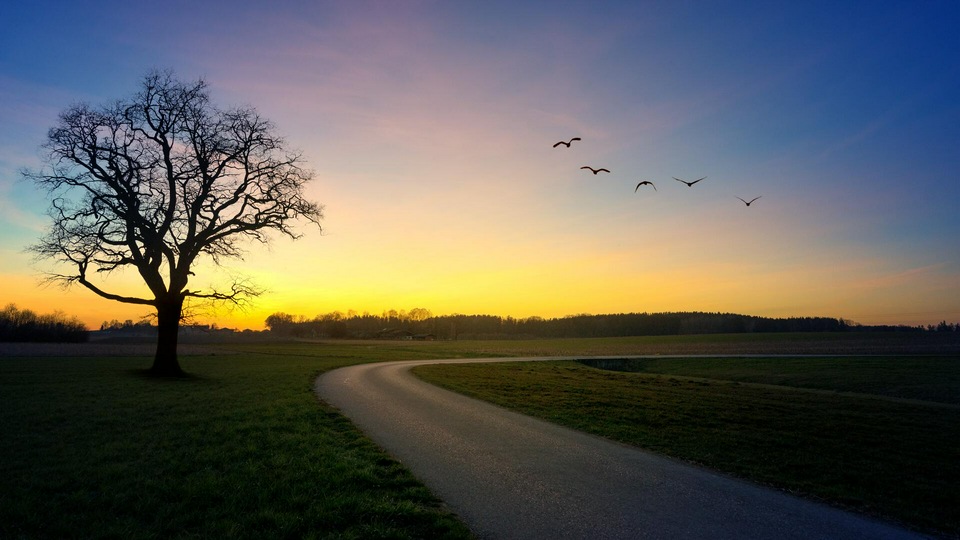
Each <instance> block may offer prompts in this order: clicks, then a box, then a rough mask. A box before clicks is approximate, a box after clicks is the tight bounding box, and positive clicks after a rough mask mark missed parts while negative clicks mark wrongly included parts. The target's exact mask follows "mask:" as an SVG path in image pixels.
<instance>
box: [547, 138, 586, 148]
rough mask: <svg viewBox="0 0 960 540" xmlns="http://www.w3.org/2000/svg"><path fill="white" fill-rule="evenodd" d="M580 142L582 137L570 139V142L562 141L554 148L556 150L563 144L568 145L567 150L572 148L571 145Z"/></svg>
mask: <svg viewBox="0 0 960 540" xmlns="http://www.w3.org/2000/svg"><path fill="white" fill-rule="evenodd" d="M579 140H580V137H574V138H572V139H570V140H569V141H560V142H558V143H557V144H555V145H553V147H554V148H556V147H558V146H560V145H561V144H565V145H567V148H570V143H572V142H573V141H579Z"/></svg>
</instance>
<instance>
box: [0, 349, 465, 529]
mask: <svg viewBox="0 0 960 540" xmlns="http://www.w3.org/2000/svg"><path fill="white" fill-rule="evenodd" d="M370 352H371V351H370V350H369V349H367V348H366V347H357V346H328V345H309V346H295V345H294V346H290V345H288V346H281V347H278V346H260V347H246V348H245V349H244V350H242V351H237V352H236V353H234V354H222V355H217V356H209V357H190V358H185V359H184V362H183V363H184V366H185V367H186V368H187V369H188V370H189V371H190V372H191V373H192V374H193V375H194V377H193V378H192V379H190V380H176V381H165V380H155V379H147V378H144V377H142V376H139V375H137V374H136V371H135V370H137V369H140V368H143V367H145V365H147V363H148V361H146V360H145V359H143V358H0V396H2V403H3V407H2V408H0V433H2V434H3V435H2V443H0V538H469V537H470V533H469V531H468V530H467V529H466V528H465V527H464V526H463V525H462V524H461V523H460V522H459V521H458V520H457V519H456V518H455V517H454V516H452V515H450V514H449V513H447V512H446V511H445V510H444V509H443V508H442V506H441V505H440V503H439V502H438V501H437V500H436V499H435V498H434V497H433V496H432V495H431V494H430V493H429V492H428V490H426V488H424V487H423V486H422V485H421V484H419V483H418V482H417V481H416V480H415V479H414V478H413V477H412V476H411V475H410V474H409V472H407V471H406V470H405V469H404V468H403V467H402V466H401V465H400V464H398V463H397V462H395V461H394V460H392V459H391V458H389V457H388V456H387V455H385V454H384V453H382V452H381V451H380V450H379V449H378V448H377V447H376V446H375V445H373V444H372V443H371V442H370V441H369V440H367V439H366V438H364V437H363V436H362V435H361V434H360V433H359V432H358V431H357V430H356V429H355V428H353V426H352V425H351V424H350V423H349V422H348V421H347V420H345V419H344V418H343V417H342V416H340V415H339V414H337V413H336V412H335V411H334V410H332V409H330V408H328V407H325V406H323V405H322V404H320V403H319V402H318V400H317V399H316V398H315V396H314V394H313V392H312V383H313V380H314V378H315V376H316V375H317V374H319V373H320V372H322V371H325V370H328V369H332V368H334V367H337V366H340V365H344V364H349V363H356V362H360V361H369V360H371V359H401V358H416V357H423V356H430V353H429V352H417V351H416V350H411V349H405V350H390V349H383V350H378V351H377V352H376V354H375V355H371V354H370Z"/></svg>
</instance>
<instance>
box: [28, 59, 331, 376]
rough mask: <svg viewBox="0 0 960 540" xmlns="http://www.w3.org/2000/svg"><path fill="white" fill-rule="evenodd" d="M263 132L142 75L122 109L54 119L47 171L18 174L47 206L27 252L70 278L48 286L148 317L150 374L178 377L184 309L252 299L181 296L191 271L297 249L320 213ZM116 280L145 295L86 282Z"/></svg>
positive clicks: (235, 294)
mask: <svg viewBox="0 0 960 540" xmlns="http://www.w3.org/2000/svg"><path fill="white" fill-rule="evenodd" d="M274 131H275V129H274V126H273V125H272V124H271V123H270V122H269V121H267V120H265V119H263V118H261V117H260V116H259V115H258V114H257V112H256V110H254V109H251V108H232V109H225V110H222V109H219V108H217V107H215V106H214V105H213V104H212V103H211V102H210V98H209V95H208V92H207V85H206V84H205V83H204V81H203V80H198V81H196V82H190V83H185V82H182V81H180V80H177V79H176V78H174V76H173V74H172V73H171V72H169V71H166V72H152V73H150V74H149V75H147V76H146V77H145V78H144V80H143V82H142V87H141V89H140V91H139V92H138V93H137V94H136V95H135V96H133V97H132V98H129V99H126V100H120V101H117V102H115V103H113V104H110V105H107V106H103V107H98V108H93V107H91V106H89V105H87V104H79V105H75V106H73V107H70V108H69V109H67V110H66V111H64V112H63V113H62V114H61V115H60V118H59V123H58V124H57V126H56V127H54V128H52V129H51V130H50V132H49V134H48V137H47V142H46V144H45V145H44V148H45V150H46V151H47V154H46V159H45V161H46V165H47V167H46V168H44V169H42V170H39V171H25V172H24V175H25V176H26V177H27V178H29V179H31V180H33V181H34V182H35V183H36V184H37V185H38V186H40V187H42V188H44V189H46V190H47V191H48V192H49V193H50V196H51V197H50V198H51V205H50V209H49V211H48V214H49V215H50V217H51V218H52V220H53V223H52V226H51V228H50V230H49V232H48V233H47V234H46V236H44V237H43V238H42V239H41V240H40V242H39V243H38V244H37V245H35V246H32V250H33V251H34V252H35V253H36V254H37V255H38V257H40V258H45V259H46V258H52V259H55V260H57V261H60V262H63V263H67V267H68V268H71V270H70V271H69V272H68V273H66V274H51V275H50V277H51V279H53V280H55V281H59V282H62V283H65V284H67V285H69V284H73V283H79V284H80V285H83V286H84V287H86V288H88V289H90V290H91V291H93V292H94V293H96V294H98V295H100V296H102V297H104V298H108V299H110V300H116V301H118V302H125V303H129V304H140V305H143V306H151V307H153V308H155V309H156V315H157V325H158V332H159V333H158V339H157V351H156V356H155V357H154V362H153V367H152V368H151V371H152V372H153V373H155V374H159V375H178V374H181V373H182V371H181V368H180V364H179V362H178V360H177V336H178V332H179V327H180V321H181V318H182V317H183V313H184V302H185V301H186V300H187V299H201V300H207V301H222V302H228V303H235V304H240V303H242V302H244V301H245V300H248V299H249V298H251V297H252V296H256V295H258V294H259V291H258V290H257V289H256V288H254V287H253V286H251V285H249V284H248V283H246V282H245V281H243V280H233V283H232V284H231V285H229V286H228V287H227V288H225V289H216V288H212V289H201V290H193V289H188V288H187V284H188V281H189V280H190V277H191V276H193V275H194V274H193V272H192V271H191V267H193V266H194V264H195V263H197V261H199V260H202V259H203V258H208V259H210V260H212V261H213V262H214V263H216V264H217V265H220V264H222V263H223V262H224V261H225V260H228V259H242V256H243V247H244V243H245V242H249V241H250V240H253V241H256V242H260V243H266V242H268V240H269V235H270V231H277V232H279V233H282V234H285V235H287V236H289V237H291V238H294V239H296V238H299V236H300V235H299V234H297V233H296V232H295V231H294V230H293V228H292V225H293V222H294V221H295V220H297V218H302V219H303V220H306V221H308V222H311V223H313V224H316V225H317V226H319V224H320V219H321V218H322V207H321V206H319V205H317V204H315V203H312V202H309V201H307V200H306V199H304V194H303V191H304V186H305V184H306V183H307V182H308V181H310V180H311V179H312V177H313V174H312V172H310V171H308V170H306V169H304V168H303V159H302V156H301V154H299V153H297V152H293V151H290V150H289V149H288V148H287V147H286V145H285V142H284V140H283V139H282V138H280V137H279V136H278V135H277V134H276V133H274ZM123 268H133V269H135V270H136V271H137V272H138V273H139V276H140V278H142V279H143V282H144V284H145V285H146V287H147V289H148V290H149V294H145V295H144V296H143V297H135V296H127V295H123V294H115V293H111V292H108V291H107V290H104V289H103V288H101V286H100V285H98V284H97V283H94V282H93V281H91V276H92V275H94V273H103V274H109V273H111V272H113V271H115V270H119V269H123Z"/></svg>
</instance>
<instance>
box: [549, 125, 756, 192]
mask: <svg viewBox="0 0 960 540" xmlns="http://www.w3.org/2000/svg"><path fill="white" fill-rule="evenodd" d="M579 140H582V139H581V138H580V137H574V138H572V139H570V140H569V141H559V142H557V143H556V144H554V145H553V147H554V148H556V147H558V146H560V145H563V146H566V147H567V148H570V145H571V144H573V142H574V141H579ZM580 169H584V170H588V171H590V172H592V173H593V174H594V176H596V175H597V174H598V173H602V172H605V173H609V172H610V169H605V168H602V167H601V168H599V169H594V168H593V167H589V166H586V165H584V166H583V167H580ZM671 178H673V179H674V180H676V181H677V182H682V183H684V184H686V185H687V187H693V185H694V184H696V183H697V182H700V181H703V180H706V178H707V177H706V176H704V177H703V178H697V179H696V180H693V181H690V182H688V181H686V180H683V179H682V178H677V177H676V176H672V177H671ZM641 186H650V187H652V188H653V190H654V191H657V186H656V185H655V184H654V183H653V182H651V181H649V180H642V181H641V182H640V183H639V184H637V187H635V188H633V192H634V193H636V192H637V191H638V190H639V189H640V187H641ZM737 198H738V199H740V201H742V202H743V204H745V205H747V206H748V207H749V206H750V205H751V204H753V203H754V202H755V201H756V200H757V199H759V198H760V196H757V197H754V198H752V199H750V200H749V201H747V200H745V199H741V198H740V197H737Z"/></svg>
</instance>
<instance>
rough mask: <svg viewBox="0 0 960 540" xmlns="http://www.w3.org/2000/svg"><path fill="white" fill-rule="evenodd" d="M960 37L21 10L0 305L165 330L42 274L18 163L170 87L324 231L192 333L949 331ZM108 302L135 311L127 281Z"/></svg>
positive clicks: (789, 13) (583, 21)
mask: <svg viewBox="0 0 960 540" xmlns="http://www.w3.org/2000/svg"><path fill="white" fill-rule="evenodd" d="M957 28H960V3H958V2H956V1H953V0H950V1H936V0H934V1H929V2H907V1H903V2H886V1H874V2H847V1H839V2H838V1H830V2H736V1H716V2H709V1H707V2H699V1H663V2H659V1H656V2H633V1H629V2H604V1H596V2H566V1H557V0H554V1H551V2H515V1H503V2H501V1H497V0H493V1H484V2H444V1H396V2H393V1H391V2H386V1H384V2H364V1H351V2H334V1H289V2H252V1H231V2H195V0H189V1H180V0H173V1H170V2H165V3H164V4H163V7H162V9H161V8H159V7H158V6H157V5H154V4H149V3H142V2H126V1H122V2H121V1H103V2H93V1H91V2H72V1H69V2H68V1H63V2H54V1H43V0H41V1H19V0H14V1H11V2H4V3H3V4H2V5H0V304H3V305H6V304H9V303H14V304H16V305H17V306H18V307H20V308H27V309H32V310H34V311H37V312H41V313H47V312H52V311H55V310H59V311H62V312H63V313H65V314H67V315H70V316H76V317H78V318H80V319H81V320H82V321H83V322H85V323H86V324H87V325H88V326H90V327H91V328H97V327H99V325H100V323H101V322H103V321H107V320H112V319H118V320H125V319H134V320H136V319H139V318H140V317H141V316H143V315H146V314H148V313H149V311H146V310H144V309H143V307H142V306H131V305H125V304H120V303H116V302H112V301H109V300H105V299H101V298H99V297H97V296H96V295H94V294H93V293H92V292H89V291H88V290H86V289H83V288H81V287H73V288H70V289H66V290H64V289H62V288H60V287H57V286H50V285H45V284H44V283H43V281H42V278H43V276H44V274H45V273H48V272H53V271H56V270H57V268H58V267H57V266H56V264H54V263H53V262H51V261H44V260H37V259H36V258H35V257H34V256H33V255H32V254H31V253H30V252H28V251H27V247H28V246H30V245H32V244H34V243H36V242H37V240H38V239H39V238H40V237H41V235H43V233H44V231H45V230H46V227H48V225H49V222H48V218H47V217H46V215H45V211H46V209H47V207H48V205H49V201H48V200H47V199H46V198H45V195H44V193H43V192H41V191H39V190H38V189H37V188H36V187H35V186H34V185H33V184H31V183H30V182H29V181H25V180H23V179H22V175H21V171H22V170H24V169H34V170H35V169H38V168H40V167H42V166H43V161H42V153H41V150H40V147H41V145H42V144H43V143H44V140H45V137H46V134H47V131H48V130H49V129H50V128H51V127H53V126H54V125H55V124H56V122H57V117H58V114H59V113H60V112H61V111H63V110H65V109H66V108H68V107H70V106H71V105H73V104H76V103H79V102H85V103H90V104H93V105H102V104H108V103H110V102H112V101H114V100H116V99H119V98H126V97H129V96H132V95H133V94H134V93H135V92H136V90H137V86H138V84H139V83H140V81H141V80H142V79H143V77H144V75H146V74H147V73H148V72H149V71H151V70H153V69H172V70H173V71H174V72H175V74H176V75H177V76H178V77H179V78H181V79H183V80H188V81H193V80H197V79H198V78H203V79H204V80H205V81H207V83H208V84H209V88H210V93H211V97H212V99H213V101H214V102H215V103H216V104H218V105H220V106H223V107H229V106H234V105H250V106H253V107H255V108H256V109H257V110H258V111H259V112H260V114H261V115H263V116H264V117H266V118H268V119H270V120H271V121H273V123H274V124H275V125H276V127H277V131H278V132H279V133H280V134H281V135H283V136H284V138H285V139H286V141H287V143H288V145H289V146H290V147H292V148H295V149H299V150H300V151H302V152H303V156H304V158H305V160H306V162H307V164H308V166H309V167H310V168H311V169H312V170H313V171H314V174H315V179H314V181H313V182H311V184H309V186H308V188H307V192H306V195H307V197H308V198H309V199H311V200H313V201H316V202H318V203H320V204H322V205H323V206H324V209H325V210H324V215H325V217H324V219H323V221H322V230H321V229H318V228H317V227H312V226H310V225H309V224H307V223H304V224H302V225H300V226H298V231H299V232H301V233H302V237H301V238H300V239H299V240H296V241H293V240H291V239H289V238H286V237H283V236H277V237H276V238H275V239H274V241H272V242H271V243H270V245H269V246H268V247H263V246H261V245H259V244H250V245H249V249H248V250H247V252H246V254H245V256H244V258H243V260H235V261H229V262H227V263H226V264H225V266H224V267H223V268H217V267H215V266H213V265H212V264H209V263H205V264H203V265H201V266H200V267H199V268H197V270H196V276H194V278H193V279H194V280H195V283H196V284H198V285H205V284H208V283H217V282H220V281H222V280H223V279H228V278H229V277H231V276H237V275H239V276H243V277H246V278H249V279H251V280H253V281H254V282H255V283H257V284H258V285H259V286H260V287H261V288H263V289H265V291H266V292H265V294H263V295H262V296H260V297H259V298H257V299H256V300H255V302H254V304H253V305H252V306H250V307H247V308H246V309H243V310H241V309H234V310H230V309H220V310H217V311H209V310H207V311H201V312H198V316H197V321H198V322H216V323H217V324H218V325H220V326H224V327H234V328H252V329H260V328H263V322H264V320H265V319H266V317H267V316H268V315H270V314H271V313H275V312H285V313H291V314H299V315H304V316H306V317H313V316H315V315H318V314H323V313H329V312H332V311H342V312H347V311H348V310H354V311H356V312H358V313H363V312H369V313H371V314H380V313H382V312H384V311H386V310H390V309H396V310H401V309H402V310H410V309H412V308H417V307H419V308H426V309H429V310H430V311H431V312H433V313H434V314H436V315H443V314H451V313H464V314H492V315H500V316H512V317H517V318H524V317H530V316H541V317H563V316H566V315H572V314H581V313H592V314H602V313H630V312H649V313H654V312H664V311H709V312H717V311H719V312H730V313H741V314H749V315H759V316H768V317H793V316H823V317H836V318H844V319H848V320H852V321H855V322H858V323H861V324H909V325H916V324H923V325H926V324H936V323H937V322H939V321H941V320H946V321H948V322H960V212H958V210H957V208H958V203H960V32H957V31H956V29H957ZM571 137H580V138H581V139H582V140H581V141H576V142H574V143H573V144H572V145H571V146H570V147H569V148H566V147H564V146H560V147H558V148H554V147H553V144H554V143H556V142H557V141H560V140H569V139H570V138H571ZM582 166H592V167H605V168H607V169H609V170H610V171H611V172H610V173H609V174H607V173H599V174H597V175H593V174H591V173H590V172H589V171H586V170H582V169H580V167H582ZM704 176H705V177H706V179H705V180H703V181H701V182H699V183H697V184H695V185H693V186H691V187H687V186H686V185H684V184H682V183H680V182H678V181H676V180H674V179H673V177H677V178H680V179H684V180H688V181H689V180H695V179H697V178H700V177H704ZM640 181H650V182H653V184H654V185H655V187H656V189H653V187H651V186H649V185H644V186H641V187H640V188H639V189H637V188H636V185H637V184H638V183H639V182H640ZM758 196H759V197H761V198H760V199H758V200H757V201H755V202H754V203H753V204H751V205H750V206H749V207H748V206H746V205H745V204H744V203H743V202H741V201H740V200H738V199H737V197H740V198H743V199H746V200H748V201H749V200H751V199H753V198H754V197H758ZM105 283H108V284H109V286H111V287H113V288H114V289H115V290H118V291H127V292H137V291H140V293H141V294H144V293H143V292H142V291H143V290H144V289H143V286H142V285H139V284H138V282H137V279H136V275H135V274H133V273H132V272H127V273H123V272H120V273H114V274H112V275H111V276H109V278H108V281H106V282H105ZM191 288H193V282H192V283H191Z"/></svg>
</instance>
